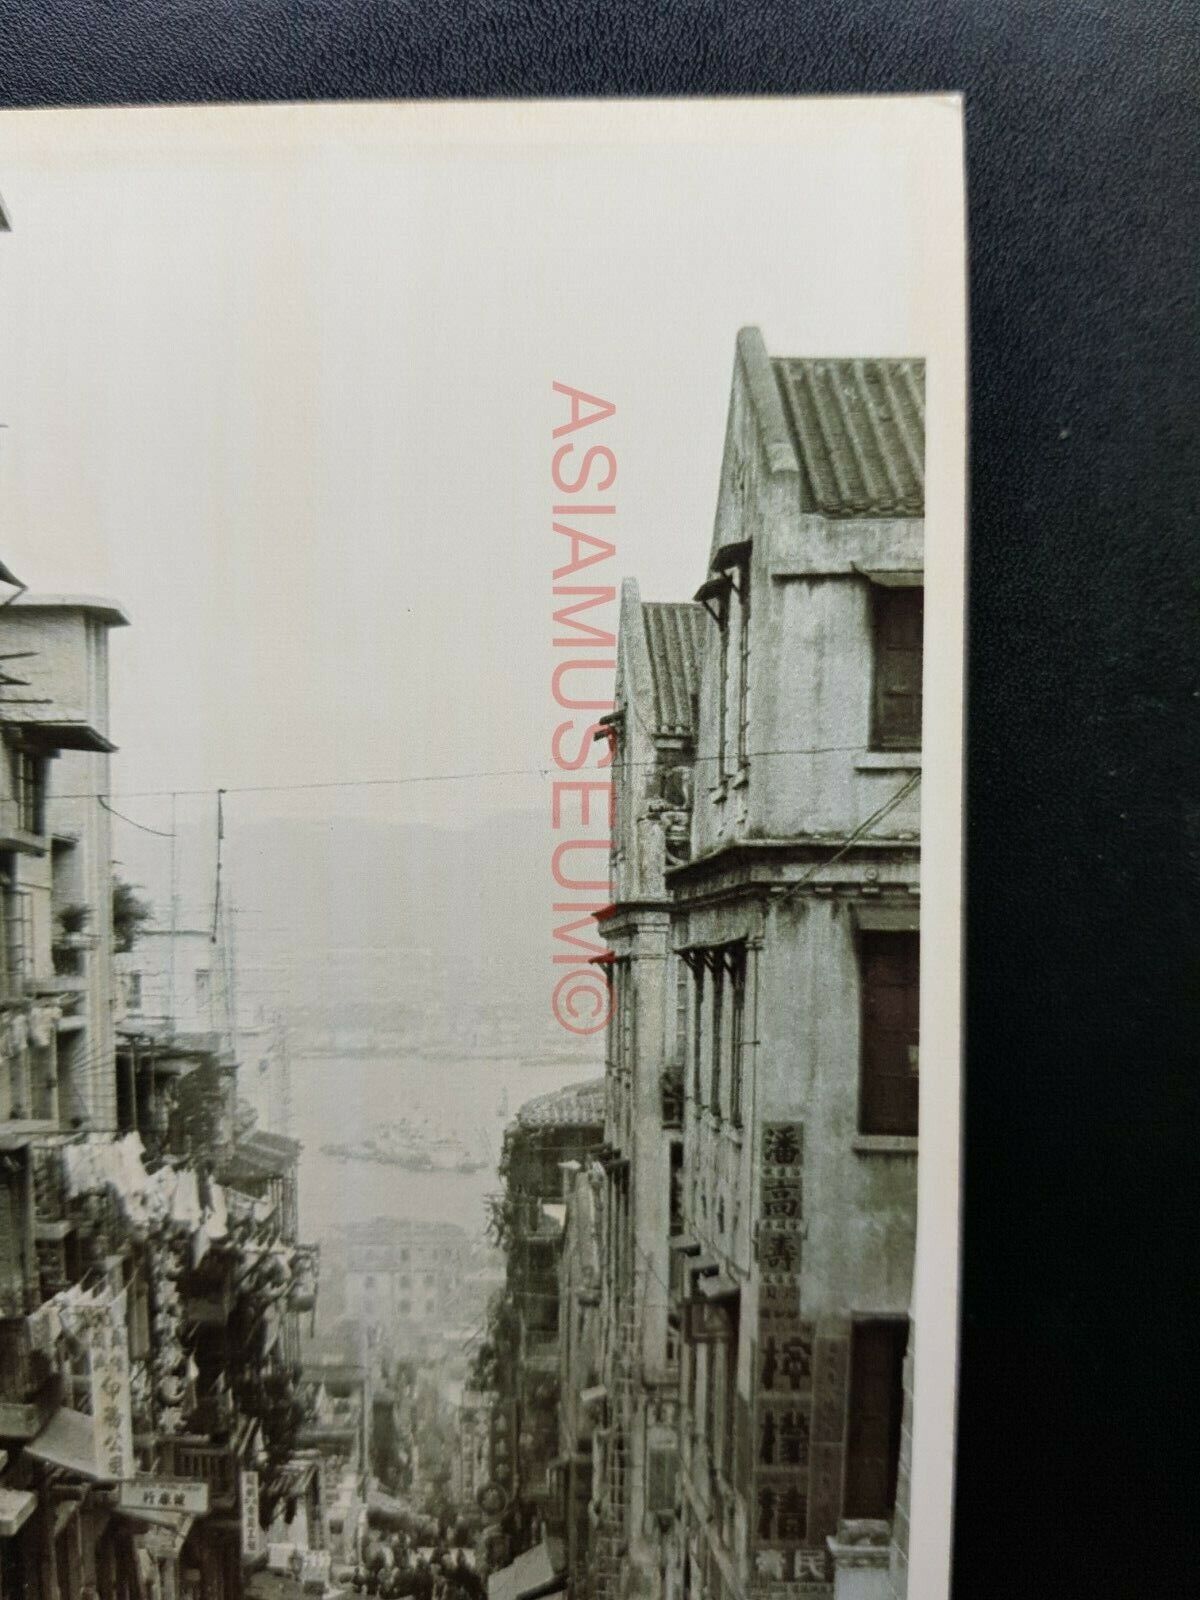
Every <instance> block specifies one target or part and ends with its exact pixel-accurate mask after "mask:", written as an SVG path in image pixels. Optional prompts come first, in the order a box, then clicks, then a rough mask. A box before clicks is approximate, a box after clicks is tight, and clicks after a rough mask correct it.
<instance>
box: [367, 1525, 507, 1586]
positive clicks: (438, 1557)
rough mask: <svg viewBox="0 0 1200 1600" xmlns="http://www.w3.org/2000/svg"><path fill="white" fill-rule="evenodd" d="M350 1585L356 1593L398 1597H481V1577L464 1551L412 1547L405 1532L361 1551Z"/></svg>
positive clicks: (379, 1541) (436, 1546)
mask: <svg viewBox="0 0 1200 1600" xmlns="http://www.w3.org/2000/svg"><path fill="white" fill-rule="evenodd" d="M351 1587H352V1588H353V1590H354V1592H355V1593H356V1594H366V1595H372V1596H376V1597H378V1600H398V1597H400V1596H413V1597H414V1600H482V1597H483V1595H484V1593H485V1589H484V1583H483V1579H482V1578H481V1577H480V1576H479V1574H478V1573H477V1572H476V1571H475V1568H474V1566H473V1565H472V1563H471V1562H470V1560H469V1559H468V1556H467V1553H466V1551H464V1550H462V1549H452V1548H451V1547H450V1546H449V1545H444V1544H437V1545H434V1546H433V1547H432V1549H429V1550H414V1549H413V1548H412V1547H411V1545H410V1544H409V1541H408V1539H407V1538H406V1536H405V1535H404V1534H402V1533H401V1534H396V1535H395V1536H394V1537H393V1538H392V1539H390V1540H377V1541H376V1542H375V1543H374V1544H373V1545H372V1546H371V1547H370V1549H369V1550H367V1551H365V1552H364V1556H363V1560H362V1561H361V1562H360V1563H359V1565H358V1566H356V1567H355V1569H354V1576H353V1578H352V1579H351Z"/></svg>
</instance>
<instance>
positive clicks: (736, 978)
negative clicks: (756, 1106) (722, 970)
mask: <svg viewBox="0 0 1200 1600" xmlns="http://www.w3.org/2000/svg"><path fill="white" fill-rule="evenodd" d="M730 982H731V988H732V991H733V992H732V1005H731V1007H730V1011H731V1016H730V1023H731V1037H730V1041H729V1120H730V1121H731V1122H732V1123H733V1125H734V1127H735V1128H740V1127H741V1126H742V1116H743V1112H742V1099H743V1096H744V1087H743V1085H744V1080H745V1073H746V1062H745V1039H744V1037H743V1036H744V1034H745V1029H746V947H745V945H738V946H737V947H736V948H735V950H734V952H733V959H732V961H731V963H730Z"/></svg>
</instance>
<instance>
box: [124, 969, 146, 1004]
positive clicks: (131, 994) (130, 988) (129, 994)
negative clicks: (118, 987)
mask: <svg viewBox="0 0 1200 1600" xmlns="http://www.w3.org/2000/svg"><path fill="white" fill-rule="evenodd" d="M125 1004H126V1005H127V1006H128V1007H129V1009H130V1011H140V1010H141V1009H142V975H141V973H140V972H130V973H128V974H127V975H126V978H125Z"/></svg>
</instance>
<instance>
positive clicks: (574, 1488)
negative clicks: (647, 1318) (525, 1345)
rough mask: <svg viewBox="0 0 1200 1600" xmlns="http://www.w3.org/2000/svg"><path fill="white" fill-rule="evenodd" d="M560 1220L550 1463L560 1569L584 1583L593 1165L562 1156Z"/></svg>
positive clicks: (590, 1469) (595, 1234) (599, 1242)
mask: <svg viewBox="0 0 1200 1600" xmlns="http://www.w3.org/2000/svg"><path fill="white" fill-rule="evenodd" d="M564 1178H565V1181H564V1185H563V1199H564V1201H565V1203H566V1208H567V1210H566V1219H565V1223H564V1229H563V1244H562V1255H561V1259H560V1263H559V1306H558V1322H559V1396H560V1401H559V1442H558V1456H557V1458H556V1459H555V1461H554V1464H553V1476H554V1478H555V1479H556V1480H557V1484H558V1493H559V1497H560V1502H561V1512H560V1517H561V1527H562V1539H563V1546H564V1551H565V1556H566V1570H567V1575H568V1577H569V1579H570V1581H571V1584H572V1586H573V1589H574V1592H575V1594H576V1595H582V1594H583V1593H584V1592H585V1590H586V1585H587V1576H588V1571H589V1563H590V1560H591V1555H592V1549H593V1543H594V1541H593V1537H592V1524H593V1520H594V1517H595V1509H596V1508H595V1505H594V1503H593V1482H594V1466H595V1446H596V1443H597V1439H596V1426H597V1421H598V1420H599V1421H603V1416H604V1410H603V1406H604V1400H605V1389H604V1385H603V1361H604V1327H603V1323H602V1320H601V1310H600V1307H601V1284H602V1273H603V1267H604V1255H603V1242H604V1234H605V1216H604V1204H603V1173H602V1171H601V1169H600V1167H599V1166H598V1165H596V1164H592V1165H590V1166H589V1167H586V1168H584V1167H577V1166H576V1165H575V1164H574V1163H568V1165H567V1168H566V1171H565V1174H564Z"/></svg>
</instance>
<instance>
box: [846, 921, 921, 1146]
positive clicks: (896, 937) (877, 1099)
mask: <svg viewBox="0 0 1200 1600" xmlns="http://www.w3.org/2000/svg"><path fill="white" fill-rule="evenodd" d="M859 937H860V939H861V941H862V945H861V954H862V1100H861V1107H860V1120H859V1126H860V1128H861V1130H862V1132H863V1133H883V1134H897V1135H912V1134H915V1133H916V1131H917V1100H918V1084H919V1078H918V1065H917V1064H918V1050H919V1044H920V999H921V936H920V934H919V933H916V932H911V933H909V932H905V933H882V932H876V931H864V932H863V933H861V934H860V935H859Z"/></svg>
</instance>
